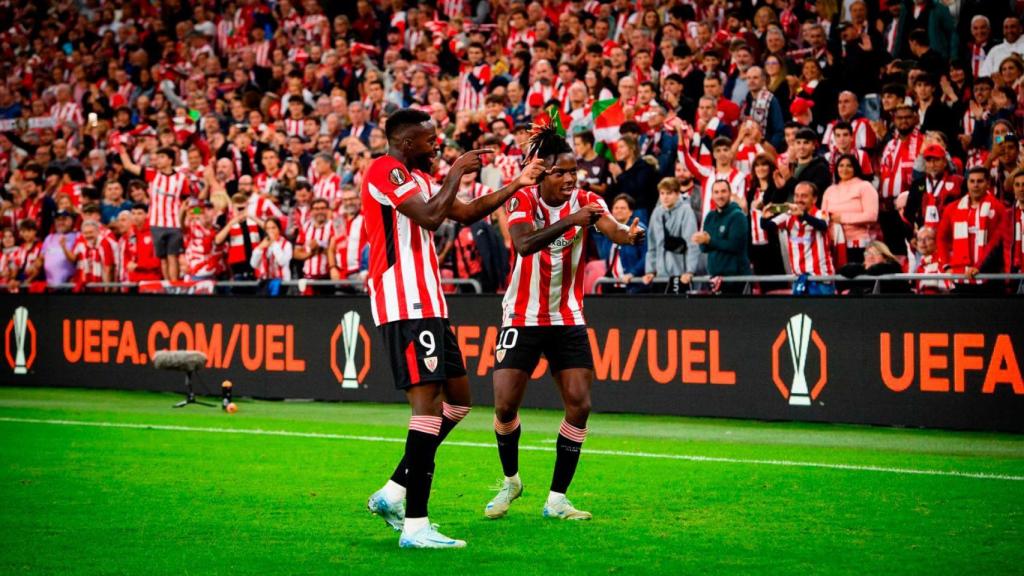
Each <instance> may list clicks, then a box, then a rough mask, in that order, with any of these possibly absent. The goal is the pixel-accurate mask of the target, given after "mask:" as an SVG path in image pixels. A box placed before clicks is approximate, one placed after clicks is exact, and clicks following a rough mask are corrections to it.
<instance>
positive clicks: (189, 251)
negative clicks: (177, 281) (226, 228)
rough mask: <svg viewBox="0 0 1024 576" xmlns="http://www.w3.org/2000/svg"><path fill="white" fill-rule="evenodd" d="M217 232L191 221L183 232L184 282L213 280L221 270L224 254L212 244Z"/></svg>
mask: <svg viewBox="0 0 1024 576" xmlns="http://www.w3.org/2000/svg"><path fill="white" fill-rule="evenodd" d="M216 235H217V231H216V230H214V229H213V228H209V227H207V226H204V225H203V224H202V223H200V222H197V221H195V220H193V221H192V222H191V223H190V224H189V226H188V228H186V230H185V262H186V263H187V264H188V270H187V271H186V278H185V279H186V280H198V279H205V278H213V277H216V276H217V275H218V274H220V273H221V271H222V270H223V266H222V263H223V261H224V253H223V251H221V250H220V247H219V246H217V244H216V243H214V241H213V240H214V237H215V236H216Z"/></svg>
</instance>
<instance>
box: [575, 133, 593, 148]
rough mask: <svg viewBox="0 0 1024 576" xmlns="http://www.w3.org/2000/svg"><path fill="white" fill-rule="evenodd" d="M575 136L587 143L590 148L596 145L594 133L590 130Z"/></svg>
mask: <svg viewBox="0 0 1024 576" xmlns="http://www.w3.org/2000/svg"><path fill="white" fill-rule="evenodd" d="M574 136H575V137H577V138H579V139H580V140H583V141H584V142H586V143H587V145H588V146H593V145H594V142H595V140H594V133H593V132H591V131H590V130H582V131H580V132H577V133H576V134H574Z"/></svg>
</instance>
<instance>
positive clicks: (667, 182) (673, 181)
mask: <svg viewBox="0 0 1024 576" xmlns="http://www.w3.org/2000/svg"><path fill="white" fill-rule="evenodd" d="M658 190H668V191H669V192H675V193H676V194H678V193H679V191H680V190H682V186H681V185H680V184H679V180H678V179H677V178H674V177H672V176H669V177H668V178H662V179H661V181H660V182H658Z"/></svg>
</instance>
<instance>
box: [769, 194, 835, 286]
mask: <svg viewBox="0 0 1024 576" xmlns="http://www.w3.org/2000/svg"><path fill="white" fill-rule="evenodd" d="M807 215H808V216H812V217H814V218H818V219H819V220H824V221H825V223H826V224H828V222H829V220H828V214H826V213H825V212H823V211H822V210H819V209H818V208H816V207H812V208H811V209H810V210H809V211H808V212H807ZM772 220H773V221H774V222H775V223H776V224H777V225H778V226H779V228H780V229H782V230H785V231H787V232H789V246H788V248H789V263H790V265H791V266H792V268H793V274H797V275H800V274H811V275H816V276H823V275H829V274H834V273H835V271H834V269H833V268H832V256H831V255H830V253H829V236H828V228H827V227H826V228H825V230H816V229H815V228H814V227H813V226H811V225H810V224H808V223H807V222H805V221H804V220H803V219H802V218H799V217H797V216H793V215H792V214H779V215H778V216H776V217H775V218H773V219H772Z"/></svg>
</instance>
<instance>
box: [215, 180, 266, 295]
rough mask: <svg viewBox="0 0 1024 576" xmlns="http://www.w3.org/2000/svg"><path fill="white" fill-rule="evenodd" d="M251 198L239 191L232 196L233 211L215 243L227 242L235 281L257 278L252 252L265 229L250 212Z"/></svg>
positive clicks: (229, 267)
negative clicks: (249, 203)
mask: <svg viewBox="0 0 1024 576" xmlns="http://www.w3.org/2000/svg"><path fill="white" fill-rule="evenodd" d="M248 202H249V198H248V196H246V195H245V194H242V193H238V194H235V195H234V196H232V197H231V209H232V213H231V216H230V219H229V220H228V221H227V223H226V224H225V225H224V226H223V227H222V228H221V229H220V231H219V232H217V235H216V236H215V237H214V243H215V244H217V245H218V246H219V245H222V244H224V243H227V264H228V270H229V271H230V272H231V279H232V280H234V281H243V282H244V281H248V280H253V279H254V278H255V271H254V270H253V267H252V263H251V262H252V252H253V250H255V248H256V245H257V244H259V242H260V240H261V238H262V236H263V230H262V228H261V227H260V224H259V222H257V221H256V220H254V219H253V218H252V217H251V216H249V213H248Z"/></svg>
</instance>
